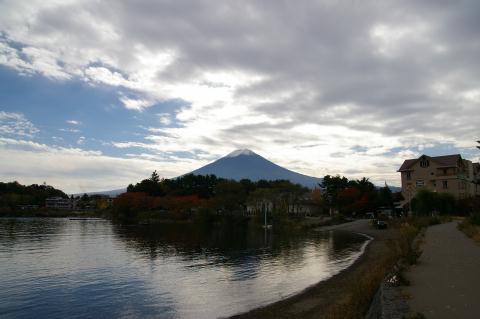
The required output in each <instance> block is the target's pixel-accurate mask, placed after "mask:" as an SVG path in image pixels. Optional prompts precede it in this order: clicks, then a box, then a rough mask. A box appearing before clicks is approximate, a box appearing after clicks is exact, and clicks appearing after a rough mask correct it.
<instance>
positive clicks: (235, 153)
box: [225, 148, 255, 157]
mask: <svg viewBox="0 0 480 319" xmlns="http://www.w3.org/2000/svg"><path fill="white" fill-rule="evenodd" d="M240 155H255V153H254V152H252V151H251V150H249V149H246V148H244V149H241V150H235V151H233V152H231V153H230V154H228V155H227V156H225V157H237V156H240Z"/></svg>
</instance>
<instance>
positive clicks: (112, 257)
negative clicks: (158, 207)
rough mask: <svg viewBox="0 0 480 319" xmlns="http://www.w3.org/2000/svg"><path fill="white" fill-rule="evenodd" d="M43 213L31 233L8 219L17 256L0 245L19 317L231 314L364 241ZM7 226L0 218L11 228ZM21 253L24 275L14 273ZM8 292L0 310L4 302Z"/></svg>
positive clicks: (341, 259) (343, 258)
mask: <svg viewBox="0 0 480 319" xmlns="http://www.w3.org/2000/svg"><path fill="white" fill-rule="evenodd" d="M44 221H46V220H42V221H38V225H36V226H34V227H33V228H34V229H37V231H32V232H31V236H30V235H28V231H25V227H26V226H25V225H23V224H20V225H18V228H16V226H9V227H10V228H11V229H10V230H9V232H10V233H14V234H17V237H19V236H18V234H23V235H22V236H25V237H28V238H24V239H21V240H18V239H9V237H5V236H4V237H1V240H0V241H2V242H3V243H1V244H0V245H3V246H0V247H6V246H5V245H7V246H8V245H10V246H9V247H11V250H15V251H16V252H17V253H16V254H15V256H12V254H6V251H5V250H3V251H1V250H0V259H1V261H2V266H3V265H4V264H6V265H7V266H6V267H4V268H2V269H0V284H2V287H6V291H4V292H0V297H5V296H6V295H7V294H8V293H9V292H10V293H11V292H12V291H16V292H17V296H18V298H17V300H16V301H15V302H13V303H12V305H13V306H12V307H15V311H16V312H12V316H14V315H18V316H20V315H21V314H22V313H19V311H23V315H25V316H29V315H30V316H31V315H32V312H30V313H29V311H33V310H32V309H33V308H32V307H33V305H35V307H36V308H38V309H39V312H38V313H40V314H48V313H50V314H61V315H62V316H69V317H75V316H76V317H82V316H83V317H91V316H105V317H149V316H151V317H156V318H212V317H218V316H228V315H232V314H235V313H238V312H243V311H246V310H249V309H252V308H254V307H257V306H260V305H264V304H267V303H270V302H273V301H276V300H278V299H280V298H285V297H287V296H290V295H292V294H294V293H296V292H298V291H300V290H303V289H304V288H306V287H308V286H310V285H312V284H314V283H316V282H318V281H320V280H323V279H325V278H328V277H330V276H332V275H333V274H334V273H336V272H338V271H339V270H340V269H342V267H345V266H346V265H348V264H349V262H351V260H352V258H353V257H356V255H357V254H358V251H359V249H360V248H361V244H362V243H363V242H364V241H365V239H364V238H363V237H361V236H356V235H352V234H342V233H337V232H330V233H308V234H296V233H295V234H276V233H275V234H272V233H269V234H268V235H269V237H268V238H267V239H268V245H265V238H264V235H265V234H264V232H263V230H258V229H255V228H249V227H239V226H238V225H236V227H233V228H230V227H226V228H211V229H195V228H194V227H192V226H191V225H183V226H179V225H158V226H145V225H144V226H121V225H114V224H111V223H110V222H107V221H69V220H67V219H58V220H54V221H50V222H51V223H52V225H48V222H47V225H44V224H42V223H44ZM2 225H3V224H2V221H0V227H6V226H5V225H3V226H2ZM29 227H30V226H29ZM42 227H43V229H46V230H47V231H46V232H45V234H42V232H41V230H40V229H42ZM49 227H51V228H52V230H48V229H49ZM15 229H17V230H15ZM53 229H56V231H55V232H54V231H53ZM38 232H40V234H39V233H38ZM12 236H13V237H12ZM12 236H11V237H12V238H15V236H16V235H12ZM29 236H30V237H29ZM36 241H37V242H38V243H37V244H36V245H26V244H25V243H32V242H36ZM41 243H49V244H48V245H42V244H41ZM27 246H30V247H31V250H28V249H27ZM36 260H38V261H39V262H37V263H35V262H33V261H36ZM19 261H21V263H22V266H21V267H20V269H19V270H20V274H18V273H17V272H14V269H15V267H16V265H17V264H18V263H19ZM7 272H11V273H13V272H14V273H15V275H14V276H13V277H12V278H11V280H6V279H4V278H8V276H7V274H6V273H7ZM21 273H24V274H26V275H22V274H21ZM20 282H21V283H22V284H20ZM1 300H2V299H0V309H5V307H3V306H4V304H2V301H1ZM54 301H55V302H54ZM29 306H30V308H29ZM9 309H10V310H12V309H13V308H11V307H10V308H9ZM29 309H30V310H29ZM42 311H43V312H42Z"/></svg>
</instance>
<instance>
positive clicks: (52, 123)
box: [0, 0, 480, 192]
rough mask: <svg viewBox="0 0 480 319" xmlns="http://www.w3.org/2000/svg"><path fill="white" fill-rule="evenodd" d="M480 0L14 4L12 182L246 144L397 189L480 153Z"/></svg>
mask: <svg viewBox="0 0 480 319" xmlns="http://www.w3.org/2000/svg"><path fill="white" fill-rule="evenodd" d="M479 57H480V1H477V0H472V1H439V0H435V1H433V0H432V1H413V0H412V1H405V0H402V1H360V0H350V1H333V0H325V1H278V0H271V1H199V0H195V1H181V0H171V1H168V0H166V1H121V0H118V1H98V0H94V1H89V0H82V1H74V0H56V1H45V0H30V1H18V0H11V1H9V0H2V1H0V163H1V165H0V179H1V180H2V181H11V180H18V181H19V182H22V183H42V182H44V181H45V182H47V183H48V184H52V185H54V186H57V187H60V188H62V189H63V190H65V191H67V192H84V191H92V190H105V189H113V188H119V187H125V186H126V185H127V184H128V183H131V182H136V181H138V180H140V179H143V178H145V177H146V176H148V175H149V174H150V172H151V171H152V170H154V169H156V170H157V171H158V172H159V173H160V175H161V176H164V177H173V176H177V175H179V174H183V173H186V172H188V171H190V170H193V169H195V168H198V167H200V166H202V165H204V164H206V163H208V162H211V161H213V160H215V159H216V158H218V157H220V156H223V155H225V154H227V153H229V152H231V151H233V150H234V149H237V148H249V149H252V150H253V151H255V152H257V153H259V154H260V155H263V156H264V157H266V158H268V159H270V160H272V161H274V162H276V163H277V164H280V165H282V166H284V167H287V168H289V169H292V170H295V171H298V172H301V173H304V174H308V175H312V176H319V177H320V176H323V175H326V174H342V175H346V176H348V177H351V178H357V177H362V176H367V177H370V179H371V180H373V181H374V182H376V183H378V184H383V183H384V181H387V182H388V183H389V184H391V185H399V183H400V181H399V176H398V173H396V170H397V169H398V167H399V166H400V164H401V163H402V161H403V159H405V158H411V157H416V156H419V155H420V154H422V153H425V154H429V155H438V154H448V153H461V154H462V155H464V157H465V158H468V159H473V160H478V156H479V154H478V152H476V149H475V147H474V146H475V141H476V140H477V139H479V137H480V130H479V126H478V123H479V122H480V115H479V114H480V112H479V111H480V60H479Z"/></svg>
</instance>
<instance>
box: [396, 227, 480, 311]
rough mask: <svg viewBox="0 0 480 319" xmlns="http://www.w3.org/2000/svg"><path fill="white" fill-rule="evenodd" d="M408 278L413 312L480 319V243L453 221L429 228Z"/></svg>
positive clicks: (408, 290) (407, 290) (410, 303)
mask: <svg viewBox="0 0 480 319" xmlns="http://www.w3.org/2000/svg"><path fill="white" fill-rule="evenodd" d="M422 249H423V253H422V255H421V257H420V259H419V263H418V265H417V266H414V267H412V269H411V271H410V273H409V275H408V277H409V279H410V281H411V286H410V287H408V288H407V289H406V292H407V293H408V294H409V295H410V296H411V299H410V300H409V305H410V308H411V310H412V313H416V312H421V313H423V314H424V315H425V316H426V317H427V318H440V319H441V318H449V319H451V318H455V319H462V318H475V319H478V318H480V246H479V245H478V244H475V243H474V242H473V241H472V240H471V239H469V238H467V237H466V236H465V235H464V234H463V233H462V232H460V231H459V230H458V229H457V223H456V222H451V223H448V224H441V225H436V226H432V227H429V228H428V229H427V232H426V235H425V243H424V245H423V247H422Z"/></svg>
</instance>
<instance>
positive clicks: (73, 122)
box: [65, 120, 82, 125]
mask: <svg viewBox="0 0 480 319" xmlns="http://www.w3.org/2000/svg"><path fill="white" fill-rule="evenodd" d="M65 122H66V123H67V124H71V125H82V122H80V121H77V120H67V121H65Z"/></svg>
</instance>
